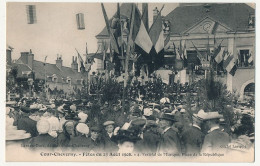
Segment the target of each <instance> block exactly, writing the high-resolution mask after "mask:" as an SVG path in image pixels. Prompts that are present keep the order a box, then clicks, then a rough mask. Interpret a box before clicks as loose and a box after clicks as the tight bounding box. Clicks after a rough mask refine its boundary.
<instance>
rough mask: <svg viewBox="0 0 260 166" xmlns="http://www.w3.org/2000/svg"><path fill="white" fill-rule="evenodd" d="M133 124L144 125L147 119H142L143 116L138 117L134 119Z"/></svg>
mask: <svg viewBox="0 0 260 166" xmlns="http://www.w3.org/2000/svg"><path fill="white" fill-rule="evenodd" d="M131 124H132V125H133V126H143V125H145V124H146V120H145V119H142V118H136V119H134V120H132V123H131Z"/></svg>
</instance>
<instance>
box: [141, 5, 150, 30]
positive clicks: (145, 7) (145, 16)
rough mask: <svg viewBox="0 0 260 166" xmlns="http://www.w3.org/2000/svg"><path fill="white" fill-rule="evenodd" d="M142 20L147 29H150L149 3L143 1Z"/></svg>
mask: <svg viewBox="0 0 260 166" xmlns="http://www.w3.org/2000/svg"><path fill="white" fill-rule="evenodd" d="M142 12H143V13H142V20H143V22H144V26H145V28H146V30H147V31H148V29H149V17H148V3H142Z"/></svg>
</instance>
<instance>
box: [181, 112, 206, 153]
mask: <svg viewBox="0 0 260 166" xmlns="http://www.w3.org/2000/svg"><path fill="white" fill-rule="evenodd" d="M192 121H193V122H192V126H189V127H187V128H186V129H185V130H184V131H183V133H182V137H181V138H182V139H181V140H182V143H183V153H187V154H193V153H197V154H198V153H200V150H201V147H202V143H203V140H204V134H203V132H202V131H201V124H202V120H201V119H199V118H198V117H197V114H193V116H192Z"/></svg>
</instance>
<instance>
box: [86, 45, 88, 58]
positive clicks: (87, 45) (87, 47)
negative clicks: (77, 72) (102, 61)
mask: <svg viewBox="0 0 260 166" xmlns="http://www.w3.org/2000/svg"><path fill="white" fill-rule="evenodd" d="M87 55H88V43H86V56H87Z"/></svg>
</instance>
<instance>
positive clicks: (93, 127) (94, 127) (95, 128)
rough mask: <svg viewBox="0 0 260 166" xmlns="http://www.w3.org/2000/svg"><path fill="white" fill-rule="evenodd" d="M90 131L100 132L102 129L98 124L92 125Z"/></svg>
mask: <svg viewBox="0 0 260 166" xmlns="http://www.w3.org/2000/svg"><path fill="white" fill-rule="evenodd" d="M90 131H96V132H100V131H101V129H100V128H99V127H98V126H92V127H90Z"/></svg>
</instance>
